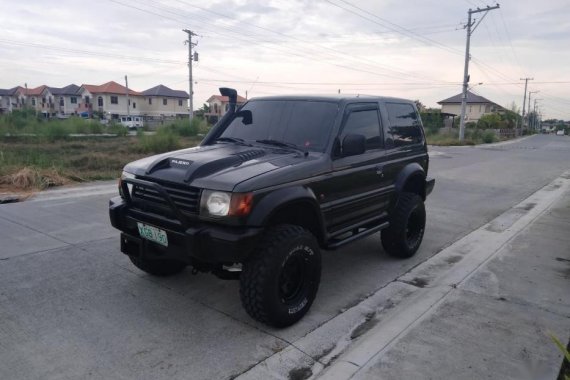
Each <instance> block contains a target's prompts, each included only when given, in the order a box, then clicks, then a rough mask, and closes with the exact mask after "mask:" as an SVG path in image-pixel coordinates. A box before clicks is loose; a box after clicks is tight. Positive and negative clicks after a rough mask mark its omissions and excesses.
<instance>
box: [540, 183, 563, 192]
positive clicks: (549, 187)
mask: <svg viewBox="0 0 570 380" xmlns="http://www.w3.org/2000/svg"><path fill="white" fill-rule="evenodd" d="M561 187H562V185H560V184H556V185H552V186H548V187H546V188H545V189H544V190H546V191H554V190H556V189H560V188H561Z"/></svg>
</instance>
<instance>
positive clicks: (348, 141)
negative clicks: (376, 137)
mask: <svg viewBox="0 0 570 380" xmlns="http://www.w3.org/2000/svg"><path fill="white" fill-rule="evenodd" d="M365 151H366V137H364V135H356V134H348V135H346V136H344V139H342V156H343V157H348V156H356V155H358V154H362V153H364V152H365Z"/></svg>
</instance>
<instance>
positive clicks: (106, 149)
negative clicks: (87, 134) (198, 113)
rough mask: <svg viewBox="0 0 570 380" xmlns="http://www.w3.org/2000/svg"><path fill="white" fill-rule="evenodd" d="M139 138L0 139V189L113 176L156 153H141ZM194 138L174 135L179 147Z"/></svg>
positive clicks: (35, 187)
mask: <svg viewBox="0 0 570 380" xmlns="http://www.w3.org/2000/svg"><path fill="white" fill-rule="evenodd" d="M141 140H142V139H141V138H139V137H136V136H125V137H115V138H89V139H88V138H84V139H74V140H61V141H51V142H50V141H45V140H42V139H33V138H32V139H23V138H2V139H0V190H3V191H18V192H21V191H23V190H26V189H30V190H41V189H45V188H48V187H53V186H61V185H65V184H69V183H73V182H82V181H94V180H106V179H114V178H117V177H118V176H119V175H120V174H121V170H122V169H123V167H124V166H125V165H126V164H127V163H129V162H131V161H135V160H137V159H139V158H142V157H146V156H149V155H151V154H154V153H160V151H158V150H160V149H165V151H168V150H170V149H167V148H169V147H162V146H160V147H157V148H155V149H156V150H154V151H153V150H152V149H151V150H149V151H145V152H141V149H140V143H141ZM198 142H199V140H198V139H197V138H190V137H177V138H176V143H177V144H178V145H177V146H180V147H191V146H194V145H196V144H197V143H198Z"/></svg>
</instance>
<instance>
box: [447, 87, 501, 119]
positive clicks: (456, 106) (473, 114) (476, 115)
mask: <svg viewBox="0 0 570 380" xmlns="http://www.w3.org/2000/svg"><path fill="white" fill-rule="evenodd" d="M462 99H463V94H458V95H455V96H452V97H451V98H447V99H444V100H441V101H439V102H437V104H440V105H441V113H442V115H443V114H447V115H453V116H454V117H455V116H461V100H462ZM504 110H505V109H504V108H503V107H501V106H500V105H498V104H497V103H495V102H492V101H490V100H489V99H487V98H484V97H483V96H481V95H477V94H474V93H472V92H470V91H467V107H466V108H465V122H473V123H476V122H477V121H478V120H479V119H480V118H481V116H483V115H486V114H490V113H497V112H503V111H504Z"/></svg>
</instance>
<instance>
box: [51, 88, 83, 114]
mask: <svg viewBox="0 0 570 380" xmlns="http://www.w3.org/2000/svg"><path fill="white" fill-rule="evenodd" d="M78 91H79V86H77V85H75V84H70V85H68V86H65V87H49V86H46V87H45V88H44V90H43V91H42V94H41V97H42V101H44V102H45V100H47V101H48V102H49V104H51V105H52V106H51V107H52V108H51V109H50V110H49V111H50V115H51V116H57V117H67V116H70V115H75V114H77V108H78V107H79V100H80V96H79V95H78ZM42 112H43V111H42Z"/></svg>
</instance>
